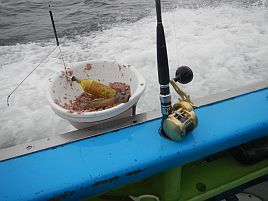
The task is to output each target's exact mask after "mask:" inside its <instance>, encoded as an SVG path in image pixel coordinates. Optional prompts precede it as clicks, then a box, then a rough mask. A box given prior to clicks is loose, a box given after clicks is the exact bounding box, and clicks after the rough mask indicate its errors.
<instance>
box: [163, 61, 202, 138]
mask: <svg viewBox="0 0 268 201" xmlns="http://www.w3.org/2000/svg"><path fill="white" fill-rule="evenodd" d="M192 79H193V72H192V70H191V69H190V68H189V67H188V66H181V67H179V68H178V69H177V70H176V75H175V78H174V79H173V80H170V84H171V85H172V87H173V88H174V90H175V91H176V92H177V94H178V95H179V96H180V98H179V99H178V101H177V102H176V103H175V104H174V105H173V106H172V110H171V112H170V114H169V115H168V116H167V117H166V118H165V119H163V122H162V131H164V132H162V133H163V134H164V135H166V137H168V138H170V139H171V140H174V141H179V140H181V139H183V138H184V137H185V136H186V135H187V133H189V132H190V131H192V130H193V129H194V128H195V127H196V126H197V124H198V119H197V116H196V114H195V112H194V108H195V107H196V106H195V105H194V103H193V102H192V101H191V99H190V96H189V95H187V94H186V93H185V92H184V91H182V89H181V88H180V87H179V85H177V84H176V82H179V83H181V84H187V83H189V82H191V81H192Z"/></svg>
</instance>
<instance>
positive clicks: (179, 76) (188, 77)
mask: <svg viewBox="0 0 268 201" xmlns="http://www.w3.org/2000/svg"><path fill="white" fill-rule="evenodd" d="M193 77H194V74H193V71H192V70H191V68H190V67H188V66H181V67H178V68H177V70H176V73H175V78H174V81H175V82H179V83H181V84H187V83H189V82H191V81H192V80H193Z"/></svg>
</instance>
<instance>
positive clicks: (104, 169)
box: [0, 89, 268, 201]
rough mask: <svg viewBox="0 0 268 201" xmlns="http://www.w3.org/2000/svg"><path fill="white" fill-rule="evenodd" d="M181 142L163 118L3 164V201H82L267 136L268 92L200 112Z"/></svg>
mask: <svg viewBox="0 0 268 201" xmlns="http://www.w3.org/2000/svg"><path fill="white" fill-rule="evenodd" d="M196 112H197V115H198V118H199V125H198V127H197V128H196V129H195V130H194V131H193V132H192V133H191V134H189V135H188V136H187V137H186V138H185V139H184V140H183V141H181V142H173V141H170V140H167V139H165V138H163V137H161V136H159V134H158V129H159V126H160V122H161V120H160V119H156V120H152V121H149V122H146V123H143V124H140V125H137V126H132V127H129V128H126V129H122V130H119V131H116V132H110V133H107V134H105V135H101V136H98V137H94V138H89V139H85V140H81V141H78V142H73V143H70V144H66V145H64V146H60V147H57V148H51V149H48V150H44V151H40V152H37V153H33V154H29V155H25V156H22V157H19V158H14V159H11V160H7V161H3V162H0V200H1V201H5V200H6V201H10V200H16V201H18V200H19V201H23V200H49V199H53V198H59V200H78V199H81V198H84V197H87V196H92V195H96V194H98V193H101V192H105V191H108V190H110V189H114V188H117V187H120V186H123V185H125V184H128V183H132V182H135V181H138V180H141V179H144V178H146V177H148V176H151V175H153V174H156V173H159V172H162V171H165V170H168V169H169V168H172V167H175V166H179V165H183V164H185V163H188V162H191V161H194V160H197V159H200V158H203V157H205V156H208V155H211V154H213V153H216V152H218V151H221V150H225V149H227V148H230V147H233V146H236V145H238V144H241V143H244V142H247V141H250V140H253V139H256V138H260V137H263V136H266V135H268V89H263V90H260V91H257V92H254V93H250V94H246V95H242V96H239V97H235V98H232V99H229V100H226V101H222V102H219V103H215V104H212V105H208V106H204V107H201V108H198V109H197V110H196Z"/></svg>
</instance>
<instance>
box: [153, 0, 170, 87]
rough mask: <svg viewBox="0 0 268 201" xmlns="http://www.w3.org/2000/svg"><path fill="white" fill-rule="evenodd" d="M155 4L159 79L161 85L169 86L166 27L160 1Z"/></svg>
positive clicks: (156, 0)
mask: <svg viewBox="0 0 268 201" xmlns="http://www.w3.org/2000/svg"><path fill="white" fill-rule="evenodd" d="M155 4H156V16H157V27H156V44H157V67H158V79H159V84H160V85H168V84H169V81H170V78H169V66H168V55H167V47H166V40H165V32H164V27H163V25H162V19H161V3H160V0H155ZM168 91H169V90H168Z"/></svg>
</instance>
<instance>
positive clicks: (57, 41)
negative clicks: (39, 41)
mask: <svg viewBox="0 0 268 201" xmlns="http://www.w3.org/2000/svg"><path fill="white" fill-rule="evenodd" d="M49 15H50V19H51V23H52V27H53V30H54V35H55V38H56V45H57V46H56V47H55V48H54V49H53V50H52V51H50V52H49V53H48V55H47V56H46V57H45V58H44V59H43V60H42V61H41V62H40V63H39V64H38V65H37V66H36V67H35V68H34V69H33V70H32V71H31V72H30V73H29V74H28V75H27V76H26V77H25V78H24V79H23V80H22V81H21V82H20V83H19V84H18V85H17V86H16V87H15V88H14V89H13V90H12V92H11V93H10V94H9V95H8V96H7V106H9V99H10V97H11V95H12V94H13V93H14V92H15V91H16V90H17V89H18V88H19V86H20V85H21V84H22V83H23V82H24V81H25V80H26V79H27V78H28V77H29V76H30V75H31V74H32V73H33V72H34V71H35V70H36V69H37V68H38V67H39V66H40V65H41V64H42V63H44V61H45V60H46V59H47V58H48V57H49V56H50V55H51V54H52V53H53V52H54V51H55V50H56V48H57V47H58V48H59V51H60V55H61V60H62V62H63V65H64V69H65V74H66V79H67V80H68V79H69V77H68V73H67V68H66V65H65V62H64V59H63V55H62V52H61V49H60V43H59V39H58V35H57V31H56V27H55V23H54V19H53V14H52V10H51V7H50V5H49Z"/></svg>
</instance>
